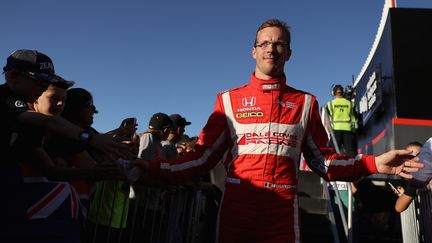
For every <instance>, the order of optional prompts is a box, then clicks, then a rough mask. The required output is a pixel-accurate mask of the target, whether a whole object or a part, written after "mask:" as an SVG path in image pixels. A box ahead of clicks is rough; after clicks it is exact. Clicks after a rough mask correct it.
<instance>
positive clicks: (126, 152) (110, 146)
mask: <svg viewBox="0 0 432 243" xmlns="http://www.w3.org/2000/svg"><path fill="white" fill-rule="evenodd" d="M89 146H91V147H93V148H95V149H97V150H99V152H102V153H104V154H107V155H115V156H117V157H121V158H131V157H136V152H135V149H134V148H133V147H131V146H129V145H128V144H124V143H122V142H119V141H114V138H113V136H112V135H111V134H95V135H93V137H92V139H91V140H90V141H89Z"/></svg>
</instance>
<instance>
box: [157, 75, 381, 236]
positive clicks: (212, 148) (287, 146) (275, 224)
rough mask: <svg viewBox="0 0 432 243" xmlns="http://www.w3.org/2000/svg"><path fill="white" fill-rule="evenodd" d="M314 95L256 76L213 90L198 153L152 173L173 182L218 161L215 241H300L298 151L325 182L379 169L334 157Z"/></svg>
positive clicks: (370, 162) (360, 159)
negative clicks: (220, 184)
mask: <svg viewBox="0 0 432 243" xmlns="http://www.w3.org/2000/svg"><path fill="white" fill-rule="evenodd" d="M318 110H319V109H318V102H317V100H316V98H315V97H314V96H313V95H310V94H308V93H306V92H303V91H299V90H296V89H294V88H291V87H289V86H287V85H286V83H285V77H282V78H280V79H274V80H260V79H258V78H256V77H255V75H254V74H252V76H251V79H250V83H249V84H246V85H244V86H241V87H239V88H236V89H232V90H229V91H225V92H222V93H220V94H218V96H217V101H216V106H215V108H214V111H213V113H212V114H211V115H210V117H209V120H208V122H207V124H206V126H205V127H204V128H203V130H202V131H201V134H200V137H199V141H198V143H197V145H196V146H195V152H192V153H187V154H186V155H185V156H183V157H180V158H178V159H176V160H170V161H163V162H162V163H160V162H151V163H150V166H149V175H150V176H152V175H156V176H157V177H159V178H162V179H164V180H167V181H169V182H172V183H178V182H182V181H186V180H189V179H191V178H192V177H193V176H196V175H203V174H205V173H206V172H207V171H209V170H210V169H212V168H213V167H214V166H215V165H216V164H217V163H218V162H219V161H220V160H221V158H225V159H224V164H225V166H226V168H227V174H228V177H227V181H226V189H225V193H224V197H223V202H222V204H221V210H220V214H219V242H300V235H299V232H300V230H299V211H298V200H297V184H298V168H299V161H300V156H301V153H303V155H304V157H305V159H306V161H307V163H308V166H309V167H310V168H311V169H312V170H313V171H314V172H316V173H318V174H319V175H320V176H322V177H323V178H324V179H326V180H340V181H345V180H346V181H352V180H354V179H357V178H359V177H361V176H365V175H369V174H371V173H376V172H377V169H376V166H375V157H373V156H366V155H357V156H356V157H354V158H353V157H350V156H345V155H339V154H336V152H335V150H334V149H332V148H327V147H326V145H327V134H326V132H325V130H324V127H323V125H322V123H321V119H320V114H319V111H318Z"/></svg>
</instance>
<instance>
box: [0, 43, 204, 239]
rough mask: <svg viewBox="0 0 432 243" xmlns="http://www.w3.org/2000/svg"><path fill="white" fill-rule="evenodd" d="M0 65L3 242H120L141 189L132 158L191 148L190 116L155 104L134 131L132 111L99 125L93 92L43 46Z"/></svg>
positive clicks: (0, 231) (173, 153)
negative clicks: (65, 74)
mask: <svg viewBox="0 0 432 243" xmlns="http://www.w3.org/2000/svg"><path fill="white" fill-rule="evenodd" d="M3 71H4V75H5V79H6V83H5V84H3V85H1V86H0V97H1V109H2V113H3V114H4V117H5V118H6V119H5V121H6V122H5V126H4V127H3V128H2V132H1V134H2V140H1V141H2V144H1V145H2V147H3V149H4V151H5V153H4V156H3V161H2V163H1V164H0V173H1V180H2V181H1V190H2V192H3V193H4V196H5V197H3V199H2V200H1V205H0V206H1V208H2V209H3V212H4V213H3V214H2V220H1V225H0V241H1V242H33V241H35V240H39V241H40V242H118V241H121V239H120V237H121V233H122V230H126V225H127V221H128V216H127V215H128V214H130V212H129V204H130V198H133V190H134V189H135V190H137V191H138V193H139V190H140V187H139V186H137V187H136V188H135V187H131V185H134V184H136V183H138V182H137V180H138V178H139V176H140V173H142V171H141V170H140V169H138V167H136V166H135V165H136V163H137V161H138V160H139V158H142V159H146V160H163V159H170V158H176V157H178V156H181V155H182V154H184V153H185V152H187V151H191V150H193V145H194V143H195V142H196V139H195V138H193V139H190V138H189V137H188V136H187V135H185V134H184V132H185V127H186V126H187V125H190V124H191V122H189V121H186V119H185V118H184V117H182V116H181V115H179V114H172V115H171V116H168V115H166V114H164V113H156V114H154V115H153V116H152V117H151V118H150V121H149V125H148V130H147V131H144V132H142V133H140V134H139V135H137V134H136V129H137V128H136V119H134V118H129V119H125V122H124V123H122V124H121V125H120V126H119V127H116V128H113V130H112V131H110V132H107V133H99V132H98V131H97V130H96V129H95V128H94V127H92V124H93V119H94V115H95V114H97V113H98V111H97V109H96V106H95V105H94V101H93V97H92V94H91V93H90V92H89V91H88V90H86V89H83V88H72V86H73V85H74V84H75V82H73V81H67V80H65V79H63V78H62V77H60V76H59V75H57V74H56V73H55V71H54V64H53V62H52V60H51V58H49V57H48V56H47V55H45V54H43V53H41V52H38V51H34V50H25V49H21V50H17V51H15V52H14V53H12V54H11V55H10V56H9V57H8V58H7V63H6V65H5V67H4V68H3ZM131 121H133V122H131ZM137 158H138V159H137ZM133 173H135V174H133ZM131 188H132V192H131ZM149 197H150V194H148V195H147V198H149ZM146 200H147V199H146ZM155 207H157V206H156V205H155ZM148 209H149V206H148V205H147V208H146V210H148ZM147 223H149V224H152V223H154V222H147ZM148 229H151V225H150V226H149V228H148ZM138 238H139V237H138ZM39 241H38V242H39Z"/></svg>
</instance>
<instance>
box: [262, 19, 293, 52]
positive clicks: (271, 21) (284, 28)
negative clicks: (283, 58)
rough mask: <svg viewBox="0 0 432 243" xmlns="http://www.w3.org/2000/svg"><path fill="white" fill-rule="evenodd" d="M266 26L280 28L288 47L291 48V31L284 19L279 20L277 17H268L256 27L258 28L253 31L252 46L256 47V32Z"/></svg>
mask: <svg viewBox="0 0 432 243" xmlns="http://www.w3.org/2000/svg"><path fill="white" fill-rule="evenodd" d="M268 27H277V28H279V29H281V30H282V32H283V33H284V36H285V38H286V41H287V46H288V49H291V32H290V30H289V26H288V24H287V23H285V22H284V21H282V20H279V19H268V20H266V21H264V22H263V23H262V24H261V25H260V27H258V30H257V31H256V33H255V41H254V47H256V44H257V36H258V32H260V31H261V30H262V29H265V28H268Z"/></svg>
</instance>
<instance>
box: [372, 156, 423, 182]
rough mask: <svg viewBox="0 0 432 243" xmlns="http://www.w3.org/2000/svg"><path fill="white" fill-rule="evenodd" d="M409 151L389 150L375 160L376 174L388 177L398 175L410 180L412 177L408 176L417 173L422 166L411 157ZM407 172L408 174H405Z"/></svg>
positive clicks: (415, 158) (416, 159)
mask: <svg viewBox="0 0 432 243" xmlns="http://www.w3.org/2000/svg"><path fill="white" fill-rule="evenodd" d="M411 153H412V151H411V150H405V149H401V150H391V151H389V152H387V153H383V154H381V155H380V156H377V157H376V158H375V164H376V167H377V169H378V172H379V173H381V174H388V175H399V176H401V177H403V178H405V179H412V178H413V176H412V175H410V174H408V173H411V172H417V171H419V169H421V168H423V167H424V165H423V164H422V163H421V162H419V159H418V158H417V157H413V156H412V155H411ZM407 172H408V173H407Z"/></svg>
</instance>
